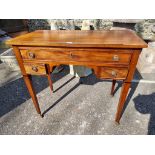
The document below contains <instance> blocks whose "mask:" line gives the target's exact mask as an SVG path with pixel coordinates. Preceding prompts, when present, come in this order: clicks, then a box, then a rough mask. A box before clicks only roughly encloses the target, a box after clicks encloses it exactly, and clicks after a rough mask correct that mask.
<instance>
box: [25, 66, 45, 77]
mask: <svg viewBox="0 0 155 155" xmlns="http://www.w3.org/2000/svg"><path fill="white" fill-rule="evenodd" d="M24 67H25V71H26V73H27V74H31V75H45V74H46V67H45V65H44V64H24Z"/></svg>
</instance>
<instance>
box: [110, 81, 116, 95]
mask: <svg viewBox="0 0 155 155" xmlns="http://www.w3.org/2000/svg"><path fill="white" fill-rule="evenodd" d="M115 84H116V80H112V87H111V95H112V96H114V89H115Z"/></svg>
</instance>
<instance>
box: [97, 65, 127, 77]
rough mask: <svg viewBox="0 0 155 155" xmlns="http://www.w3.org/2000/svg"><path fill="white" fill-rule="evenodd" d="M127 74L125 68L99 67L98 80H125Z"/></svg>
mask: <svg viewBox="0 0 155 155" xmlns="http://www.w3.org/2000/svg"><path fill="white" fill-rule="evenodd" d="M127 74H128V69H127V68H112V67H108V68H107V67H101V68H100V69H99V76H100V78H107V79H125V78H126V77H127Z"/></svg>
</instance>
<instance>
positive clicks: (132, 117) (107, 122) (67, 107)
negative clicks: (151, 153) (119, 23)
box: [0, 64, 155, 135]
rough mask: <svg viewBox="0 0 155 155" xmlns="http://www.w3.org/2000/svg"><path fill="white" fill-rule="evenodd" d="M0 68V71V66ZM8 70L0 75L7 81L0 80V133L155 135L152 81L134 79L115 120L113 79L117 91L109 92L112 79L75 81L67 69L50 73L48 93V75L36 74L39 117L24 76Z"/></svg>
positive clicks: (35, 82)
mask: <svg viewBox="0 0 155 155" xmlns="http://www.w3.org/2000/svg"><path fill="white" fill-rule="evenodd" d="M1 65H2V64H1ZM0 69H1V71H0V72H1V73H2V67H1V68H0ZM3 71H4V70H3ZM5 71H7V70H6V69H5ZM5 73H6V72H5ZM6 74H8V73H6ZM10 74H11V75H12V76H11V78H10V79H13V80H9V77H8V76H5V74H4V73H3V74H0V76H1V79H5V78H8V80H9V82H7V81H8V80H6V79H5V80H1V81H0V83H1V85H0V117H1V118H0V134H9V135H10V134H54V135H57V134H76V135H77V134H80V135H81V134H90V135H92V134H104V135H105V134H110V135H111V134H112V135H113V134H114V135H117V134H119V135H124V134H144V135H145V134H155V82H151V83H145V82H143V83H139V84H138V83H133V84H132V88H131V91H130V93H129V97H128V99H127V102H126V105H127V106H126V109H125V112H124V114H123V116H122V119H121V121H120V125H117V124H116V123H115V122H114V118H115V113H116V108H117V103H118V98H119V95H120V86H121V82H118V83H117V86H116V90H117V91H116V93H115V96H114V97H111V95H110V88H111V82H110V81H101V80H98V79H96V77H95V76H94V75H91V76H89V77H87V78H86V79H85V81H84V84H79V79H78V78H73V77H72V76H71V75H70V74H68V69H67V68H66V69H65V70H64V71H63V72H61V73H59V74H55V75H51V76H52V79H53V81H54V90H55V92H54V93H52V92H51V91H50V88H49V87H48V82H47V79H46V77H35V76H34V77H33V82H34V85H35V90H36V92H37V96H38V99H39V103H40V107H41V110H42V112H43V113H44V118H41V117H40V116H39V115H38V114H37V113H36V111H35V109H34V106H33V104H32V100H31V98H30V97H29V94H28V92H27V89H26V87H25V84H24V81H23V79H22V78H19V77H18V78H17V75H18V73H14V74H13V73H10ZM2 76H3V77H2ZM137 76H138V75H136V76H135V77H137Z"/></svg>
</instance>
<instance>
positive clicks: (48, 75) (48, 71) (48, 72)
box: [47, 65, 53, 92]
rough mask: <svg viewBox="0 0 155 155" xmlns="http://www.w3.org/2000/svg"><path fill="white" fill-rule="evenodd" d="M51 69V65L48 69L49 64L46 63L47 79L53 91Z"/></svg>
mask: <svg viewBox="0 0 155 155" xmlns="http://www.w3.org/2000/svg"><path fill="white" fill-rule="evenodd" d="M52 70H53V67H51V69H50V66H49V65H47V79H48V83H49V86H50V89H51V91H52V92H53V82H52V79H51V72H52Z"/></svg>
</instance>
